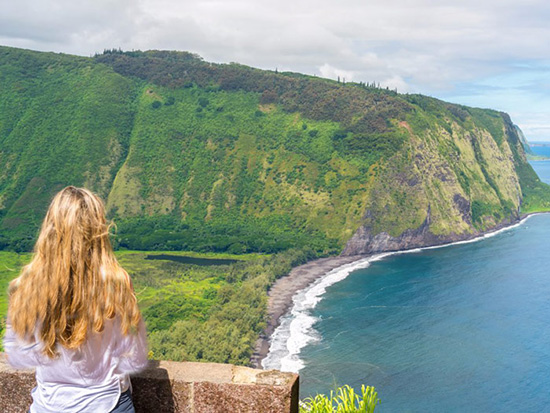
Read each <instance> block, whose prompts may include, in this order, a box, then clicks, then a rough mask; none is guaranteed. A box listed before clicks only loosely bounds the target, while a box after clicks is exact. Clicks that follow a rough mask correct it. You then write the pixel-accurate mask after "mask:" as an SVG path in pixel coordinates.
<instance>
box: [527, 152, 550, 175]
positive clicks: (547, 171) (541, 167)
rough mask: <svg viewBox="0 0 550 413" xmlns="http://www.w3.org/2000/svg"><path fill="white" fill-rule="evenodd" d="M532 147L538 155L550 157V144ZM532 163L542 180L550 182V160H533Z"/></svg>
mask: <svg viewBox="0 0 550 413" xmlns="http://www.w3.org/2000/svg"><path fill="white" fill-rule="evenodd" d="M531 149H532V150H533V152H535V153H536V154H537V155H541V156H547V157H549V158H550V146H533V147H531ZM531 165H533V168H535V170H536V171H537V174H538V175H539V178H540V179H541V180H542V182H545V183H547V184H550V160H547V161H536V162H531Z"/></svg>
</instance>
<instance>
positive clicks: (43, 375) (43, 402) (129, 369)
mask: <svg viewBox="0 0 550 413" xmlns="http://www.w3.org/2000/svg"><path fill="white" fill-rule="evenodd" d="M4 349H5V351H6V353H7V355H8V363H9V364H10V365H11V366H13V367H15V368H31V367H36V387H35V388H34V389H33V390H32V398H33V403H32V405H31V407H30V411H31V412H33V413H34V412H37V413H52V412H55V413H57V412H90V413H92V412H93V413H100V412H110V411H111V410H112V409H113V408H114V407H115V406H116V404H117V402H118V399H119V397H120V394H121V393H122V392H124V391H126V390H127V389H128V387H129V386H130V380H129V377H128V374H129V373H135V372H137V371H139V370H142V369H143V368H145V366H146V365H147V353H148V351H147V338H146V334H145V324H144V323H143V320H142V321H140V324H139V329H138V333H137V334H128V335H126V336H123V335H122V333H121V331H120V322H119V319H118V317H115V318H114V319H113V320H106V322H105V328H104V330H103V332H101V333H90V334H88V339H87V340H86V342H85V343H84V344H83V345H82V346H81V348H79V349H78V350H68V349H66V348H65V347H63V346H61V345H59V346H58V351H59V357H58V358H55V359H53V360H52V359H50V358H48V357H47V356H45V355H44V354H42V352H41V350H42V349H43V344H42V343H41V342H39V341H37V342H35V343H28V342H26V341H23V340H22V339H21V338H19V337H18V336H17V335H16V334H15V332H14V331H13V329H12V327H11V324H10V320H9V316H8V322H7V325H6V334H5V336H4Z"/></svg>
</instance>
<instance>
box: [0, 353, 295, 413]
mask: <svg viewBox="0 0 550 413" xmlns="http://www.w3.org/2000/svg"><path fill="white" fill-rule="evenodd" d="M35 384H36V383H35V379H34V371H32V370H25V371H23V370H13V369H12V368H11V367H9V365H8V364H7V362H6V360H5V357H4V356H3V355H0V411H1V412H3V413H16V412H17V413H19V412H25V411H26V409H27V408H28V407H29V405H30V403H31V398H30V392H31V389H32V388H33V387H34V386H35ZM132 387H133V398H134V405H135V407H136V412H138V413H139V412H155V413H165V412H166V413H172V412H189V413H206V412H208V413H217V412H224V413H233V412H235V413H240V412H243V413H263V412H265V413H268V412H269V413H276V412H277V413H278V412H285V413H286V412H289V413H297V412H298V375H297V374H292V373H282V372H280V371H276V370H268V371H265V370H257V369H251V368H248V367H239V366H232V365H229V364H215V363H177V362H170V361H160V362H159V361H151V362H150V364H149V367H148V368H147V370H145V371H143V372H142V373H140V374H137V375H135V376H132Z"/></svg>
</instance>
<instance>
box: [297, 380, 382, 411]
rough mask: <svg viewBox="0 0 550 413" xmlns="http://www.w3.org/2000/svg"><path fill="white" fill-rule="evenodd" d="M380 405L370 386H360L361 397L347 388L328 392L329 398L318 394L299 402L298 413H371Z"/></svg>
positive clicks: (375, 393)
mask: <svg viewBox="0 0 550 413" xmlns="http://www.w3.org/2000/svg"><path fill="white" fill-rule="evenodd" d="M378 403H380V399H379V398H378V393H377V392H376V390H375V388H374V387H372V386H365V385H364V384H363V385H362V386H361V396H359V395H358V394H356V393H355V390H354V389H353V388H352V387H350V386H348V385H347V384H346V385H345V386H342V387H339V388H338V389H336V396H334V391H331V392H330V397H328V396H326V395H324V394H318V395H316V396H315V397H308V398H306V399H305V400H304V401H302V402H300V413H329V412H330V413H332V412H334V413H373V412H374V409H375V408H376V406H377V405H378Z"/></svg>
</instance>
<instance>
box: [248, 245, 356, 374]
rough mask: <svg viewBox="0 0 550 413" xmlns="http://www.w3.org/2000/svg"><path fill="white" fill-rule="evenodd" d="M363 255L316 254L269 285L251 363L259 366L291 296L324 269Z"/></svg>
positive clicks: (290, 303) (352, 260)
mask: <svg viewBox="0 0 550 413" xmlns="http://www.w3.org/2000/svg"><path fill="white" fill-rule="evenodd" d="M365 257H366V256H362V255H353V256H341V255H337V256H335V257H327V258H319V259H316V260H313V261H309V262H307V263H305V264H302V265H299V266H298V267H294V268H293V269H292V270H291V271H290V273H288V275H285V276H284V277H281V278H279V279H278V280H277V281H275V283H274V284H273V285H272V286H271V288H270V289H269V292H268V294H267V295H268V301H267V326H266V328H265V329H264V331H263V332H262V334H261V335H260V337H259V338H258V340H257V341H256V345H255V347H254V353H253V354H252V357H251V358H250V362H251V364H252V366H254V367H255V368H262V366H261V362H262V360H263V359H264V358H265V357H266V356H267V353H268V352H269V345H270V338H271V335H272V334H273V332H274V331H275V329H276V328H277V327H278V326H279V325H280V323H281V317H282V316H283V315H285V314H286V313H287V312H289V311H290V309H291V307H292V305H293V301H292V297H294V295H295V294H296V293H297V292H298V291H301V290H303V289H304V288H306V287H308V286H309V285H310V284H311V283H313V282H314V281H316V280H317V279H319V278H321V277H322V276H324V275H325V274H326V273H327V272H329V271H331V270H333V269H335V268H338V267H341V266H342V265H345V264H349V263H352V262H354V261H357V260H360V259H363V258H365Z"/></svg>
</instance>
